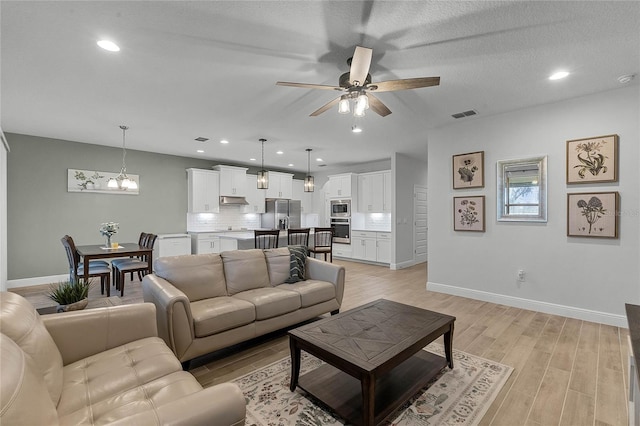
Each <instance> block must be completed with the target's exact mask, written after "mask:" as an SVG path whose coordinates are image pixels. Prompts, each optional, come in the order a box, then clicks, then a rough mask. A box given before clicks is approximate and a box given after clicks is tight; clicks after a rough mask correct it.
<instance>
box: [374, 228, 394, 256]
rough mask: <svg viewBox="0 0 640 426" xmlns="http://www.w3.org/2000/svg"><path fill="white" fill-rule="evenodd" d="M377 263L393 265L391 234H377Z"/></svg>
mask: <svg viewBox="0 0 640 426" xmlns="http://www.w3.org/2000/svg"><path fill="white" fill-rule="evenodd" d="M376 261H377V262H381V263H391V233H390V232H376Z"/></svg>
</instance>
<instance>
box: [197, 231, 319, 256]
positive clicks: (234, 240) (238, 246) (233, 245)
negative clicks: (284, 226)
mask: <svg viewBox="0 0 640 426" xmlns="http://www.w3.org/2000/svg"><path fill="white" fill-rule="evenodd" d="M206 234H209V235H211V236H212V237H215V238H217V239H219V244H217V245H214V247H215V248H217V250H215V249H214V250H213V252H216V253H219V252H223V251H228V250H249V249H252V248H255V240H254V234H253V230H251V231H248V230H242V231H218V232H207V233H206ZM312 236H313V230H312V231H311V232H310V233H309V243H310V244H311V243H312V242H313V238H312ZM287 242H288V240H287V231H286V230H281V231H280V238H279V239H278V247H286V246H287V245H288V244H287Z"/></svg>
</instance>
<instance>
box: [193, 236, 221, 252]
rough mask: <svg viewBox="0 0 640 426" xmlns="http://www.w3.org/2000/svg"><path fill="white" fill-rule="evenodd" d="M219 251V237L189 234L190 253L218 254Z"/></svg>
mask: <svg viewBox="0 0 640 426" xmlns="http://www.w3.org/2000/svg"><path fill="white" fill-rule="evenodd" d="M220 251H221V249H220V236H219V235H217V234H215V233H208V232H200V233H193V234H191V252H192V253H193V254H209V253H220Z"/></svg>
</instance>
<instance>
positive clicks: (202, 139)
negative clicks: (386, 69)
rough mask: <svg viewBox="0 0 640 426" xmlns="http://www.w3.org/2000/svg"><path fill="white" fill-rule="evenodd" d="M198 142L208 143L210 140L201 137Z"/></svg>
mask: <svg viewBox="0 0 640 426" xmlns="http://www.w3.org/2000/svg"><path fill="white" fill-rule="evenodd" d="M196 140H197V141H198V142H206V141H208V140H209V138H203V137H202V136H200V137H197V138H196Z"/></svg>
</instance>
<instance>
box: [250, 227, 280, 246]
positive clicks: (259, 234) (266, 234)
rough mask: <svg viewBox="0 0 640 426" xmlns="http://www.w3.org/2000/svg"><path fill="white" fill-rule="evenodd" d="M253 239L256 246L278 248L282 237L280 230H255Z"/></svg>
mask: <svg viewBox="0 0 640 426" xmlns="http://www.w3.org/2000/svg"><path fill="white" fill-rule="evenodd" d="M253 232H254V234H253V239H254V242H255V248H257V249H270V248H278V240H279V239H280V230H279V229H271V230H268V231H258V230H255V231H253Z"/></svg>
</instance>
